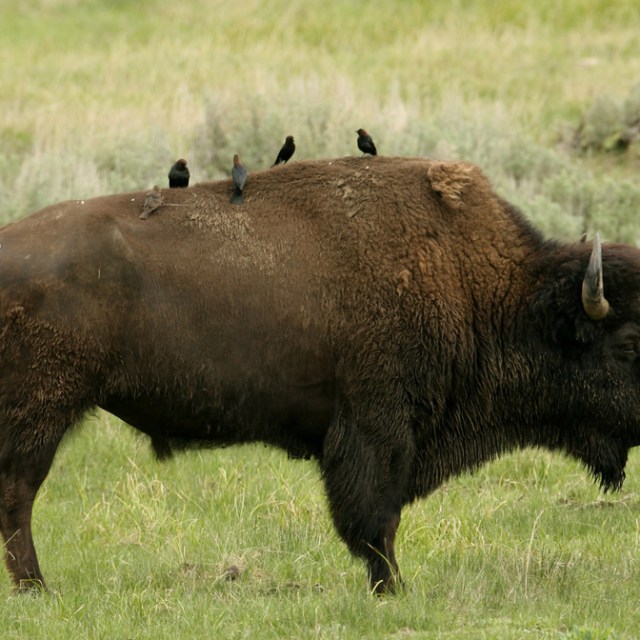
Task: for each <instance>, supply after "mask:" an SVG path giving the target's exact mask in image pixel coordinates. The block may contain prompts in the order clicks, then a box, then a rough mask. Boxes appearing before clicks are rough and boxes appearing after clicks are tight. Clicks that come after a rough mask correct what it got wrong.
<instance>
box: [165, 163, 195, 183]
mask: <svg viewBox="0 0 640 640" xmlns="http://www.w3.org/2000/svg"><path fill="white" fill-rule="evenodd" d="M190 175H191V174H190V173H189V168H188V167H187V161H186V160H185V159H184V158H180V160H178V161H177V162H176V163H175V164H174V165H173V166H172V167H171V169H170V170H169V189H177V188H180V187H188V186H189V176H190Z"/></svg>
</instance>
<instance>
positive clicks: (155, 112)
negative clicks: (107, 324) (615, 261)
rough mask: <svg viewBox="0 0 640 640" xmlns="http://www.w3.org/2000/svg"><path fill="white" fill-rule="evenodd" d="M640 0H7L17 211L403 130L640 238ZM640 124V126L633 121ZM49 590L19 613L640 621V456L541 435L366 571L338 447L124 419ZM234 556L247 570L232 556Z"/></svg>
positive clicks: (399, 630)
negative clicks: (213, 434) (184, 440)
mask: <svg viewBox="0 0 640 640" xmlns="http://www.w3.org/2000/svg"><path fill="white" fill-rule="evenodd" d="M639 11H640V4H639V3H638V1H637V0H618V1H616V2H612V1H609V0H570V1H569V2H565V3H558V2H555V1H553V2H552V1H551V0H537V1H536V2H524V1H522V0H505V1H503V2H499V3H498V2H491V1H490V0H477V1H475V2H471V1H469V0H451V1H450V2H447V3H437V2H431V3H429V2H426V1H423V0H408V1H406V2H402V3H398V2H394V1H392V0H379V1H378V2H371V1H364V0H354V1H352V2H346V1H345V2H340V1H339V0H325V1H324V2H318V1H317V0H306V1H304V0H289V1H284V0H274V1H273V2H269V3H266V2H260V1H259V0H245V1H244V2H242V3H231V2H221V1H219V0H214V1H211V2H208V3H200V2H197V1H196V0H182V1H181V2H179V3H177V2H169V1H168V0H141V1H139V2H130V1H128V0H113V1H111V2H107V1H106V0H23V2H21V3H9V2H8V0H0V54H1V55H0V223H6V222H10V221H13V220H16V219H18V218H20V217H21V216H23V215H26V214H27V213H28V212H30V211H33V210H35V209H37V208H39V207H42V206H45V205H47V204H51V203H54V202H56V201H58V200H62V199H67V198H89V197H92V196H95V195H101V194H106V193H111V192H117V191H125V190H146V189H148V188H150V187H151V185H153V184H155V183H158V184H161V185H163V184H165V181H166V174H167V172H168V169H169V167H170V165H171V164H172V163H173V162H174V161H175V159H176V158H178V157H186V158H187V159H188V160H189V165H190V168H191V173H192V181H193V182H198V181H205V180H210V179H219V178H226V177H228V175H229V171H230V167H231V158H232V155H233V153H235V152H239V153H240V155H241V157H242V159H243V162H244V164H245V166H247V168H248V169H249V170H250V171H254V170H259V169H263V168H266V167H268V166H269V165H270V164H271V163H272V162H273V160H274V159H275V155H276V153H277V151H278V149H279V147H280V145H281V143H282V141H283V140H284V137H285V135H287V134H292V135H294V136H295V138H296V143H297V151H296V155H295V156H294V161H295V160H302V159H305V158H321V157H338V156H344V155H355V154H356V153H357V150H356V146H355V138H356V134H355V130H356V129H357V128H359V127H364V128H366V129H367V130H369V131H370V133H371V134H372V135H373V137H374V139H375V141H376V145H377V147H378V150H379V152H380V153H381V154H383V155H406V156H428V157H435V158H443V159H453V158H462V159H465V160H471V161H474V162H477V163H478V164H479V165H480V166H481V167H482V169H483V170H484V172H485V173H486V174H487V175H488V176H489V177H490V178H491V180H492V181H493V183H494V185H495V187H496V189H497V190H498V191H499V192H500V193H501V194H502V195H503V196H505V197H506V198H507V199H509V200H510V201H512V202H514V203H515V204H517V205H518V206H519V207H520V208H521V209H522V210H523V211H524V212H525V214H526V215H527V216H528V217H529V218H530V219H531V220H532V221H533V222H534V224H536V226H538V227H539V228H540V229H541V230H542V231H543V232H544V233H545V234H547V235H550V236H556V237H559V238H561V239H564V240H576V239H577V238H578V237H579V236H580V234H581V233H583V232H587V233H589V234H590V235H592V234H593V233H594V232H596V231H599V232H600V233H601V234H602V235H603V238H604V239H605V240H613V241H623V242H628V243H631V244H636V245H640V225H639V224H638V211H639V210H640V180H639V179H638V176H639V175H640V142H639V141H638V132H637V130H636V128H635V127H638V126H640V40H639V39H638V27H639V26H640V25H639V24H638V20H639V19H638V15H640V13H639ZM621 141H622V142H621ZM34 530H35V539H36V545H37V548H38V551H39V555H40V561H41V565H42V568H43V571H44V574H45V577H47V578H48V579H49V581H50V587H51V593H50V594H46V595H41V596H38V597H33V596H27V597H15V596H13V595H11V591H10V584H9V580H8V578H7V576H6V572H4V570H2V571H0V594H3V593H4V594H5V595H0V599H1V600H2V601H3V602H2V607H1V608H0V638H3V639H4V638H7V639H13V638H15V639H18V638H25V637H29V638H58V637H60V638H63V637H64V638H67V639H70V640H73V639H75V638H78V639H80V638H83V639H85V638H118V639H127V638H131V639H132V638H136V639H138V638H153V639H154V640H161V639H163V638H171V639H172V640H177V639H180V638H193V637H219V638H254V637H255V638H262V639H269V638H287V639H289V638H290V639H298V638H301V639H307V638H309V639H311V638H318V639H320V638H322V639H325V638H326V639H334V638H336V639H345V640H347V639H348V640H350V639H356V638H371V639H374V638H375V639H379V638H388V639H397V640H405V639H406V640H413V639H419V638H420V639H422V638H424V639H426V638H429V639H431V638H452V639H453V638H455V639H458V638H473V639H479V638H496V639H497V638H500V639H508V638H514V639H516V638H517V639H520V638H553V639H562V640H604V639H611V640H614V639H615V640H619V639H631V638H637V637H640V612H639V609H638V602H639V601H640V560H639V559H638V555H639V551H640V549H639V547H640V454H638V453H632V455H631V459H630V462H629V465H628V468H627V481H626V483H625V485H624V487H623V489H622V491H621V492H619V493H615V494H607V495H602V494H601V493H599V492H598V489H597V487H596V486H594V484H593V482H592V481H591V479H590V478H589V477H588V475H587V474H586V472H585V471H584V470H583V469H582V468H581V467H580V466H579V465H577V464H575V463H574V462H572V461H570V460H566V459H564V458H562V457H560V456H558V455H551V454H548V453H546V452H541V451H525V452H520V453H517V454H513V455H509V456H505V457H504V458H502V459H501V460H498V461H496V462H494V463H492V464H490V465H487V466H485V467H483V468H482V469H481V470H480V471H478V472H477V473H475V474H473V475H467V476H464V477H461V478H458V479H455V480H451V481H450V482H448V483H447V484H446V486H444V487H442V488H441V489H440V490H438V491H437V492H436V493H435V494H434V495H432V496H430V497H429V498H428V499H426V500H424V501H421V502H419V503H417V504H415V505H412V506H411V507H409V508H407V509H406V511H405V513H404V514H403V522H402V525H401V529H400V533H399V539H398V545H397V550H398V553H399V561H400V565H401V568H402V570H403V574H404V578H405V582H406V590H405V592H404V593H401V594H399V595H398V596H396V597H392V598H390V597H389V598H388V597H385V598H377V597H373V596H371V595H370V594H369V593H368V592H367V588H366V580H365V572H364V567H363V566H361V564H360V563H359V562H357V561H355V560H354V559H353V558H351V557H350V555H349V554H348V552H347V550H346V548H345V547H344V545H343V544H342V543H341V542H340V540H339V539H338V537H337V535H336V534H335V532H334V531H333V528H332V525H331V522H330V519H329V516H328V513H327V509H326V504H325V499H324V497H323V492H322V486H321V482H320V478H319V474H318V473H317V469H316V467H315V464H314V463H313V462H299V461H295V462H294V461H290V460H288V459H287V458H286V456H285V455H284V454H282V453H281V452H278V451H274V450H271V449H267V448H264V447H261V446H250V447H249V446H247V447H241V448H234V449H225V450H222V451H206V452H197V453H196V452H191V453H188V454H185V455H184V456H181V457H178V458H177V459H175V460H173V461H170V462H168V463H163V464H160V463H158V462H157V461H155V460H154V459H153V456H152V454H151V452H150V448H149V446H148V443H146V442H145V440H144V438H143V437H141V436H138V435H137V434H135V433H133V432H132V430H131V429H130V428H129V427H127V426H126V425H123V424H122V423H120V422H119V421H118V420H116V419H115V418H113V417H111V416H109V415H107V414H104V413H100V412H99V413H96V414H95V415H92V416H89V417H88V418H87V420H86V421H85V423H84V424H83V425H81V426H80V427H79V428H78V429H77V432H76V433H73V434H71V435H70V437H69V438H68V439H67V441H65V443H64V444H63V447H62V449H61V451H60V453H59V454H58V457H57V458H56V461H55V464H54V467H53V469H52V471H51V474H50V477H49V479H48V480H47V481H46V483H45V485H44V486H43V488H42V490H41V493H40V495H39V497H38V500H37V502H36V505H35V512H34ZM232 566H233V567H236V568H237V570H238V571H237V573H238V575H237V576H236V575H235V574H234V576H233V577H235V578H236V579H230V575H229V573H228V569H229V567H232Z"/></svg>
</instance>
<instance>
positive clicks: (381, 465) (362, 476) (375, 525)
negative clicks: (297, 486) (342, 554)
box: [322, 416, 413, 593]
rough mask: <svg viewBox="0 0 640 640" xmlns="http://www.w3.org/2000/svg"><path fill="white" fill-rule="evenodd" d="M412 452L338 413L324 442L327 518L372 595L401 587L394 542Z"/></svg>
mask: <svg viewBox="0 0 640 640" xmlns="http://www.w3.org/2000/svg"><path fill="white" fill-rule="evenodd" d="M373 431H375V430H373ZM387 435H388V434H387ZM412 452H413V447H412V445H411V444H410V442H409V439H408V438H407V439H404V438H402V437H400V434H399V433H396V438H388V437H387V439H386V441H384V442H381V441H380V440H377V439H376V438H375V435H374V434H373V433H372V430H371V429H366V428H365V429H361V428H359V427H358V426H356V425H354V424H351V423H349V422H348V421H347V420H346V419H345V418H344V416H342V417H340V418H338V420H337V421H336V424H335V425H334V426H333V427H332V428H331V430H330V432H329V433H328V435H327V438H326V440H325V447H324V451H323V456H322V471H323V476H324V481H325V486H326V490H327V495H328V498H329V504H330V507H331V513H332V516H333V521H334V523H335V525H336V528H337V530H338V533H339V534H340V535H341V536H342V538H343V539H344V541H345V542H346V543H347V545H348V547H349V549H350V550H351V551H352V553H354V554H355V555H357V556H359V557H361V558H363V559H364V560H365V561H366V562H367V565H368V569H369V579H370V583H371V588H372V590H373V591H374V592H375V593H387V592H394V591H396V590H397V589H398V587H399V586H400V585H401V579H400V571H399V569H398V564H397V562H396V557H395V549H394V542H395V537H396V532H397V530H398V526H399V524H400V511H401V509H402V505H403V497H404V494H405V487H406V485H407V481H408V477H409V472H410V465H411V461H412V459H413V455H412Z"/></svg>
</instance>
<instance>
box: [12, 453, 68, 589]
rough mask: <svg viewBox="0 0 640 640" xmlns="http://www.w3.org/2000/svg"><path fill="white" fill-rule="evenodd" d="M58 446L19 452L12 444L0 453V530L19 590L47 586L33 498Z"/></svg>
mask: <svg viewBox="0 0 640 640" xmlns="http://www.w3.org/2000/svg"><path fill="white" fill-rule="evenodd" d="M55 449H56V447H51V446H50V447H48V448H46V449H44V450H41V451H39V452H37V453H35V454H30V455H26V454H18V453H17V452H16V451H15V450H14V449H13V448H12V447H11V446H10V445H9V444H8V443H5V445H4V447H3V448H2V452H1V453H0V530H1V531H2V536H3V538H4V542H5V551H6V562H7V568H8V569H9V572H10V573H11V576H12V578H13V581H14V582H15V584H16V588H17V590H18V591H27V590H30V589H33V588H41V589H42V588H45V582H44V578H43V576H42V572H41V571H40V567H39V565H38V558H37V556H36V550H35V546H34V544H33V536H32V533H31V511H32V508H33V501H34V499H35V496H36V493H37V492H38V489H39V488H40V485H41V484H42V482H43V481H44V479H45V477H46V475H47V473H48V472H49V469H50V467H51V462H52V460H53V456H54V453H55Z"/></svg>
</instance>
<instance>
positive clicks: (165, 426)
mask: <svg viewBox="0 0 640 640" xmlns="http://www.w3.org/2000/svg"><path fill="white" fill-rule="evenodd" d="M334 406H335V389H334V383H333V381H329V380H328V381H321V382H315V383H313V384H302V385H286V386H284V387H283V388H282V389H280V390H278V391H274V390H269V391H265V390H251V389H246V388H245V389H243V390H242V391H241V392H238V391H236V390H232V389H226V390H223V391H222V392H221V391H220V390H218V391H217V392H216V393H215V394H212V395H209V394H207V393H194V394H186V397H179V396H177V395H171V394H156V393H149V394H146V395H137V396H136V397H127V396H120V395H118V396H116V395H113V396H110V397H108V398H107V399H106V400H105V401H104V402H103V403H101V407H102V408H103V409H105V410H106V411H108V412H110V413H112V414H114V415H116V416H118V417H119V418H121V419H122V420H124V421H125V422H127V423H128V424H130V425H131V426H133V427H135V428H136V429H138V430H140V431H142V432H143V433H146V434H147V435H149V436H150V437H151V438H152V441H153V443H154V447H155V448H156V450H157V451H159V452H161V450H162V449H163V448H164V447H166V448H167V452H169V451H170V450H171V449H173V448H185V447H190V446H207V445H208V446H216V445H230V444H239V443H244V442H256V441H262V442H265V443H268V444H272V445H275V446H279V447H281V448H283V449H285V450H286V451H287V452H288V453H289V454H290V455H292V456H294V457H310V456H316V457H319V456H320V455H321V452H322V445H323V440H324V435H325V433H326V430H327V428H328V426H329V424H330V422H331V420H332V418H333V414H334Z"/></svg>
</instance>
